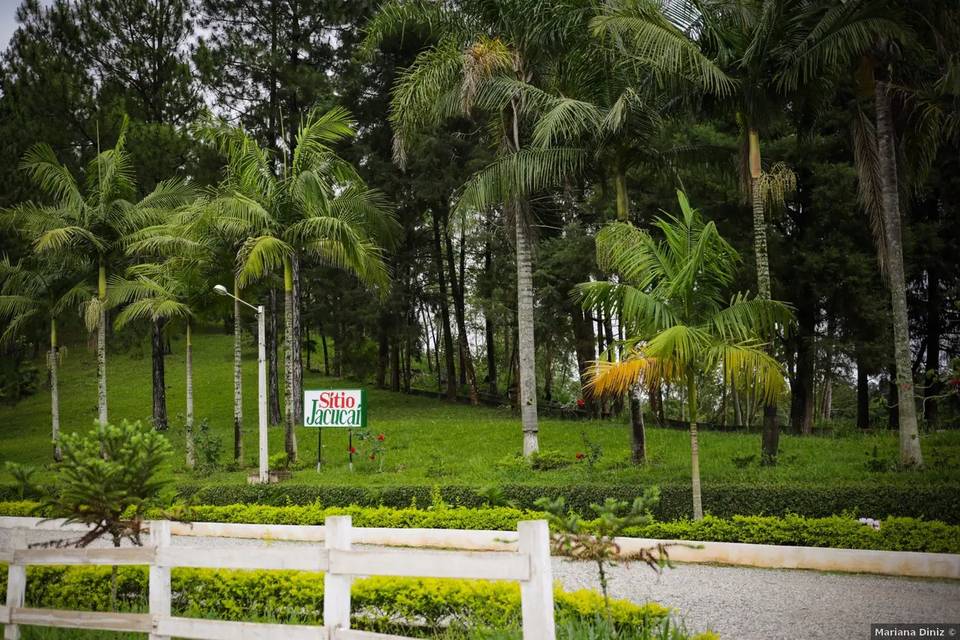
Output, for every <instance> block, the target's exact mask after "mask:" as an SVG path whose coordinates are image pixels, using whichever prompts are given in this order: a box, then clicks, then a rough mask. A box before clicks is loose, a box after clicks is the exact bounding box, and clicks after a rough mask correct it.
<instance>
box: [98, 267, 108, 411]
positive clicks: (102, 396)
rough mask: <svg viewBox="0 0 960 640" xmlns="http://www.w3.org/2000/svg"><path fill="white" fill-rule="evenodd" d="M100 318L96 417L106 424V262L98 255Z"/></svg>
mask: <svg viewBox="0 0 960 640" xmlns="http://www.w3.org/2000/svg"><path fill="white" fill-rule="evenodd" d="M97 293H98V298H99V300H100V318H99V320H98V321H97V419H98V422H99V423H100V426H101V427H105V426H106V425H107V264H106V262H105V261H104V259H103V256H100V269H99V274H98V278H97Z"/></svg>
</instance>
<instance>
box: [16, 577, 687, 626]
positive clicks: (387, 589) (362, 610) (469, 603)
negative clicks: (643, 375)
mask: <svg viewBox="0 0 960 640" xmlns="http://www.w3.org/2000/svg"><path fill="white" fill-rule="evenodd" d="M27 573H28V578H27V605H28V606H31V607H44V608H55V609H77V610H94V611H104V610H107V608H108V607H109V600H110V595H109V591H110V586H109V583H110V568H109V567H30V568H29V569H28V570H27ZM6 576H7V572H6V571H5V570H4V571H2V572H0V590H2V591H5V590H6ZM117 578H118V599H119V600H120V602H121V603H122V607H121V608H123V609H125V610H134V611H136V610H143V609H144V608H145V607H146V604H147V571H146V568H144V567H119V569H118V575H117ZM172 591H173V594H174V598H173V611H174V613H175V614H180V615H182V614H184V613H190V614H191V615H196V614H198V613H200V614H202V615H203V616H205V617H212V618H217V619H222V620H256V619H264V618H267V619H271V620H276V621H279V622H297V623H299V624H319V623H320V622H321V618H322V613H323V580H322V579H321V576H320V574H317V573H310V572H302V571H226V570H212V569H173V571H172ZM554 598H555V608H556V613H557V618H558V621H560V622H561V623H563V622H564V621H567V620H575V619H580V618H582V617H593V616H596V615H598V614H599V613H601V612H602V611H603V599H602V598H601V597H600V595H599V594H597V593H595V592H593V591H576V592H566V591H563V590H561V589H556V590H555V592H554ZM352 601H353V611H354V614H355V616H354V620H353V623H354V624H355V625H356V627H357V628H360V629H369V630H375V631H388V632H389V631H394V632H396V631H403V630H404V627H405V625H403V624H402V622H400V621H402V620H404V619H405V620H421V621H423V623H424V625H425V627H426V628H423V627H421V628H420V629H418V630H417V632H418V633H421V632H423V631H436V630H439V629H440V628H441V626H442V624H443V623H447V622H449V623H450V624H452V625H454V626H465V625H467V624H471V625H478V626H487V627H493V628H510V627H513V626H516V625H517V624H518V622H519V619H520V589H519V585H517V584H516V583H510V582H490V581H483V580H449V579H413V578H385V577H372V578H363V579H358V580H355V581H354V583H353V589H352ZM668 614H669V610H668V609H667V608H665V607H662V606H660V605H658V604H655V603H648V604H645V605H636V604H633V603H631V602H628V601H625V600H614V601H612V602H611V618H612V620H613V621H614V622H616V623H617V624H621V625H626V626H633V627H638V628H646V627H651V626H652V625H659V624H660V622H661V621H662V620H663V619H664V618H666V616H667V615H668ZM406 630H408V631H413V630H414V629H410V628H409V627H408V628H407V629H406Z"/></svg>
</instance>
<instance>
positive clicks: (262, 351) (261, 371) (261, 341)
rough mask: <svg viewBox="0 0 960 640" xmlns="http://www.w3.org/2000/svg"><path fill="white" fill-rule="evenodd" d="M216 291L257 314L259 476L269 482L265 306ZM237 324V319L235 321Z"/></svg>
mask: <svg viewBox="0 0 960 640" xmlns="http://www.w3.org/2000/svg"><path fill="white" fill-rule="evenodd" d="M213 290H214V291H216V292H217V293H219V294H220V295H222V296H230V297H231V298H233V299H234V300H236V301H237V302H239V303H241V304H245V305H246V306H248V307H250V308H251V309H253V310H254V311H256V312H257V346H258V350H257V404H258V409H259V416H258V423H259V425H258V434H259V439H260V447H259V449H260V471H259V474H258V476H257V480H258V481H259V482H264V483H266V482H269V481H270V473H269V469H268V467H267V457H268V455H269V454H268V443H267V339H266V324H265V322H266V321H265V317H264V315H265V314H264V312H263V305H259V306H256V307H255V306H253V305H252V304H250V303H249V302H246V301H244V300H241V299H240V298H238V297H237V296H235V295H233V294H232V293H230V292H229V291H228V290H227V288H226V287H225V286H223V285H222V284H218V285H216V286H215V287H214V288H213ZM234 321H235V322H236V319H234Z"/></svg>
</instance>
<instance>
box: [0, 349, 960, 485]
mask: <svg viewBox="0 0 960 640" xmlns="http://www.w3.org/2000/svg"><path fill="white" fill-rule="evenodd" d="M195 343H196V345H195V358H194V359H195V374H194V375H195V386H196V390H195V398H196V410H197V415H198V417H204V416H205V417H207V418H208V419H209V421H210V424H211V426H212V429H213V430H214V432H215V433H216V434H218V435H220V436H221V437H222V440H223V456H224V461H225V462H227V461H228V458H229V456H230V455H231V452H232V425H231V423H232V403H233V393H232V367H231V361H232V338H231V337H230V336H226V335H223V334H218V333H210V334H202V335H199V336H197V338H196V339H195ZM182 351H183V343H182V341H180V340H177V341H175V342H174V355H172V356H169V357H168V358H167V360H166V366H167V384H168V390H167V397H168V403H169V412H170V416H171V425H173V426H172V427H171V429H170V432H169V435H170V438H171V440H172V442H173V444H174V447H175V448H176V450H177V457H176V459H175V467H176V473H177V476H178V479H179V480H181V481H182V482H184V483H197V482H203V483H214V482H217V483H220V482H222V483H227V482H231V483H236V482H244V479H245V476H246V474H247V472H248V471H250V470H252V469H253V468H254V467H255V462H256V461H255V456H256V442H257V440H256V438H257V434H256V401H257V394H256V359H255V357H254V352H253V348H252V347H250V348H249V349H248V350H247V353H246V354H245V362H244V367H245V369H244V376H245V378H244V383H245V387H244V411H245V427H246V433H245V438H244V462H245V465H246V466H247V467H248V469H245V470H236V471H221V472H218V473H214V474H205V475H203V476H202V477H201V476H198V475H196V474H191V473H189V472H187V471H186V470H185V469H183V463H182V460H183V453H182V452H183V431H182V428H181V427H178V426H176V425H177V424H178V423H179V422H180V420H179V419H178V418H177V416H178V414H182V413H183V410H184V391H185V390H184V358H183V353H182ZM95 371H96V365H95V358H94V354H93V352H92V350H90V349H88V348H87V347H86V346H85V345H82V344H78V345H75V346H73V347H72V348H70V350H69V352H68V353H67V354H66V356H65V357H64V362H63V368H62V374H61V414H62V416H63V418H62V420H63V428H64V430H65V431H75V430H79V429H90V428H92V425H93V422H94V419H95V417H96V406H95V404H96V375H95ZM107 381H108V388H109V410H110V417H111V419H112V420H119V419H121V418H128V419H131V420H138V419H139V420H144V421H146V420H147V419H149V416H150V413H151V412H150V402H151V400H150V398H151V390H150V360H149V356H146V357H133V356H131V355H130V354H126V353H111V354H109V356H108V376H107ZM325 386H329V387H336V386H351V385H350V383H349V382H346V381H341V380H333V379H325V378H323V377H322V376H319V375H317V374H309V375H308V376H307V379H306V387H307V388H322V387H325ZM368 398H369V403H370V411H369V423H370V427H371V429H372V430H374V431H375V432H382V433H383V434H385V437H386V441H385V444H386V458H385V462H384V470H383V472H382V473H381V472H378V470H377V465H376V463H373V462H370V460H369V459H367V458H366V457H365V456H364V455H362V454H363V453H364V450H365V445H363V444H359V445H358V448H359V449H360V454H361V455H358V456H357V459H356V463H355V465H354V467H355V469H354V471H353V472H351V471H350V470H349V469H348V467H347V433H346V432H344V431H339V430H325V431H324V433H323V440H324V443H323V444H324V458H325V460H326V463H327V464H326V465H325V466H324V468H323V470H322V471H321V472H319V473H318V472H317V471H316V470H315V468H314V464H315V461H316V455H317V437H316V436H317V432H316V430H313V429H307V428H299V429H298V430H297V437H298V439H299V443H300V451H301V458H302V460H303V461H304V463H303V465H302V468H299V469H297V470H296V471H295V474H294V481H295V482H297V483H313V484H365V485H389V484H442V483H449V484H454V483H455V484H476V485H480V484H487V483H493V482H548V483H558V484H559V483H577V482H627V483H633V482H636V483H656V482H663V481H682V480H685V479H688V478H689V465H690V462H689V453H690V447H689V439H688V436H687V434H686V433H685V432H682V431H673V430H665V429H648V430H647V434H648V441H649V455H650V464H648V465H646V466H645V467H643V468H635V467H632V466H631V465H629V464H628V457H629V432H628V429H627V425H626V424H624V423H622V422H608V421H570V420H556V419H544V420H542V421H541V423H540V428H541V432H540V433H541V448H543V449H553V450H558V451H561V452H563V454H564V455H566V456H568V457H569V459H570V460H571V461H572V460H573V459H574V457H575V455H576V453H577V452H585V451H586V450H587V447H586V446H585V444H584V442H583V439H582V436H581V434H585V435H586V437H587V438H589V439H590V440H591V441H592V442H595V443H597V444H599V445H600V446H601V448H602V456H601V458H600V460H599V462H598V463H597V465H596V468H595V469H592V470H591V469H590V468H589V467H588V465H587V464H586V463H585V462H581V463H577V464H572V465H571V466H570V467H568V468H563V469H557V470H552V471H533V470H531V469H529V468H526V467H525V466H523V465H517V464H511V463H510V459H511V457H512V456H515V455H517V454H518V453H519V451H520V446H521V438H520V423H519V419H518V418H516V417H514V416H512V415H511V413H510V411H509V410H506V409H494V408H486V407H469V406H463V405H451V404H447V403H445V402H442V401H440V400H434V399H429V398H422V397H415V396H406V395H403V394H396V393H391V392H387V391H380V390H376V389H370V392H369V396H368ZM49 410H50V409H49V393H48V392H47V391H45V390H44V391H41V392H40V393H38V394H36V395H34V396H31V397H30V398H27V399H25V400H23V401H22V402H20V403H19V404H17V405H15V406H0V442H2V447H0V461H3V460H15V461H18V462H27V463H32V464H36V465H49V463H50V461H49V458H48V456H49V455H50V446H49V444H48V442H49ZM781 442H782V449H783V453H782V462H781V464H780V465H778V466H777V467H775V468H761V467H759V466H758V465H757V464H756V462H753V463H751V464H749V465H747V466H745V467H742V464H739V465H738V464H737V463H736V462H735V461H734V459H735V458H740V457H742V456H747V455H750V454H754V453H757V452H758V450H759V446H760V443H759V435H753V434H719V433H710V432H707V433H703V434H701V443H700V444H701V473H702V477H703V481H704V483H709V482H712V481H727V482H736V481H747V482H758V483H771V482H780V481H786V482H796V483H810V484H820V483H824V482H837V481H866V482H876V481H883V482H901V481H909V480H923V481H949V480H953V481H955V480H958V479H960V472H958V469H957V461H958V460H960V433H957V432H950V433H938V434H932V435H927V436H924V440H923V446H924V453H925V455H926V456H927V460H928V469H927V470H925V471H922V472H909V473H896V472H882V473H877V472H869V471H867V469H866V466H865V462H866V460H867V457H868V455H869V454H870V453H871V452H872V451H873V449H874V447H876V449H877V451H878V454H879V456H880V457H881V458H885V459H889V460H891V461H892V460H893V459H894V458H895V455H896V437H895V435H894V434H878V435H866V436H864V435H859V434H858V435H852V436H847V437H836V438H830V437H810V438H799V437H795V436H784V437H783V438H782V440H781ZM270 447H271V451H272V452H279V451H282V448H283V433H282V430H281V429H279V428H272V429H271V430H270ZM741 467H742V468H741ZM45 475H48V474H45ZM0 479H2V480H3V481H9V480H10V477H9V475H7V474H6V473H4V474H3V476H2V477H0Z"/></svg>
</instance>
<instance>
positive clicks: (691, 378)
mask: <svg viewBox="0 0 960 640" xmlns="http://www.w3.org/2000/svg"><path fill="white" fill-rule="evenodd" d="M687 405H688V411H687V413H688V414H689V416H690V487H691V489H692V491H693V519H694V520H703V501H702V499H701V497H700V441H699V439H698V436H697V381H696V377H695V375H694V374H693V373H690V374H688V375H687Z"/></svg>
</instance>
